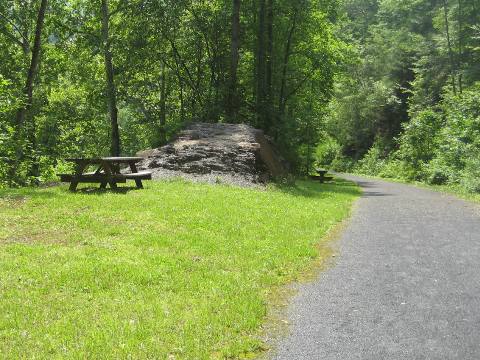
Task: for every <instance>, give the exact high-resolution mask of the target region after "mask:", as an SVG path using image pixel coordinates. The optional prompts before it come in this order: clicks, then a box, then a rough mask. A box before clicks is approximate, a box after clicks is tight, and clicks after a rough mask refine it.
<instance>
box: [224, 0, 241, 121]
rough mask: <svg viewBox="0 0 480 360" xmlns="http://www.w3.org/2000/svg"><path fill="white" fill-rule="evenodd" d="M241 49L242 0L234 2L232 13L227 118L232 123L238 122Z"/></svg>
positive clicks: (234, 0)
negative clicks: (238, 72) (238, 80)
mask: <svg viewBox="0 0 480 360" xmlns="http://www.w3.org/2000/svg"><path fill="white" fill-rule="evenodd" d="M239 48H240V0H233V13H232V38H231V42H230V51H231V55H230V56H231V58H230V88H229V91H228V99H227V109H226V110H227V116H228V117H229V118H230V119H231V121H232V122H236V120H237V112H238V105H239V101H238V95H237V69H238V61H239Z"/></svg>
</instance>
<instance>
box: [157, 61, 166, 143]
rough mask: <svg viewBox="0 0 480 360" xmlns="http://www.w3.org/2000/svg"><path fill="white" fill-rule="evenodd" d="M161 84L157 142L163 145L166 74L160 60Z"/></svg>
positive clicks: (164, 138) (164, 139) (163, 64)
mask: <svg viewBox="0 0 480 360" xmlns="http://www.w3.org/2000/svg"><path fill="white" fill-rule="evenodd" d="M161 81H162V83H161V85H160V124H159V125H160V126H159V131H158V135H159V139H158V141H159V143H160V145H164V144H165V143H166V142H167V134H166V131H165V125H166V123H167V92H166V86H167V85H166V84H167V75H166V71H165V63H164V62H163V61H162V78H161Z"/></svg>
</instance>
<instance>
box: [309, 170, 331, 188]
mask: <svg viewBox="0 0 480 360" xmlns="http://www.w3.org/2000/svg"><path fill="white" fill-rule="evenodd" d="M315 171H316V172H317V174H318V175H313V176H311V178H312V179H314V180H318V181H320V183H322V184H323V183H324V182H325V181H330V180H333V176H328V175H327V174H328V170H325V169H320V168H318V169H315Z"/></svg>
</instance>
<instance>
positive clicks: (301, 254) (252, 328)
mask: <svg viewBox="0 0 480 360" xmlns="http://www.w3.org/2000/svg"><path fill="white" fill-rule="evenodd" d="M146 186H147V187H146V189H144V190H138V191H137V190H132V191H128V192H123V193H113V192H111V191H107V192H79V193H75V194H72V193H69V192H68V191H67V190H66V188H65V187H52V188H46V189H19V190H4V191H1V192H0V354H1V358H2V359H18V358H45V359H46V358H62V357H64V358H82V359H98V358H109V359H118V358H132V359H146V358H149V359H153V358H155V359H165V358H168V359H176V358H178V359H211V358H225V357H233V358H238V357H242V356H247V355H249V354H253V353H256V352H258V351H260V350H261V349H262V343H261V341H260V340H259V336H258V334H259V331H260V327H261V325H262V322H263V321H264V320H265V314H266V308H267V306H268V304H267V299H268V298H269V293H270V292H271V291H272V290H273V289H274V288H276V287H278V286H279V285H281V284H284V283H286V282H289V281H292V280H295V279H296V278H297V276H299V275H300V274H301V273H302V271H304V270H305V269H307V268H308V267H309V265H311V264H312V263H313V259H315V258H318V257H319V256H322V255H324V254H322V253H320V250H319V247H317V246H316V244H318V243H319V242H321V240H322V237H324V236H325V234H326V232H327V231H328V230H329V229H330V228H331V227H332V226H333V225H334V224H336V223H338V222H339V221H341V220H342V219H344V218H345V217H346V216H347V214H348V211H349V208H350V205H351V203H352V201H353V200H354V198H355V197H356V196H358V194H359V191H358V190H357V188H356V187H355V186H353V185H351V184H350V183H345V182H340V183H337V184H332V185H320V184H314V183H311V182H299V183H297V185H296V186H286V187H281V188H278V187H272V188H269V189H268V190H266V191H265V190H254V189H242V188H236V187H228V186H211V185H202V184H191V183H186V182H181V181H173V182H158V183H154V182H150V183H148V184H147V185H146Z"/></svg>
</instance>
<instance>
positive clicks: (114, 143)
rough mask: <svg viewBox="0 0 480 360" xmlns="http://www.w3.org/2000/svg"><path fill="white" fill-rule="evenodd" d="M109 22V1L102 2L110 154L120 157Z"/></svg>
mask: <svg viewBox="0 0 480 360" xmlns="http://www.w3.org/2000/svg"><path fill="white" fill-rule="evenodd" d="M109 20H110V14H109V11H108V0H102V42H103V51H104V58H105V76H106V81H107V87H106V90H107V104H108V113H109V115H110V124H111V146H110V154H111V155H112V156H120V132H119V130H118V108H117V90H116V88H115V81H114V73H113V61H112V52H111V49H110V38H109Z"/></svg>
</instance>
